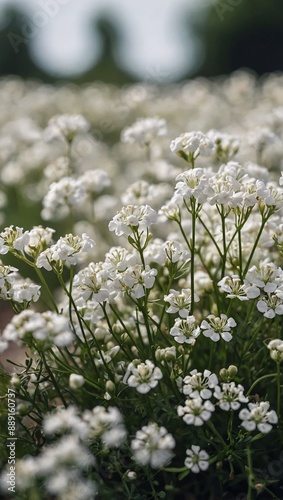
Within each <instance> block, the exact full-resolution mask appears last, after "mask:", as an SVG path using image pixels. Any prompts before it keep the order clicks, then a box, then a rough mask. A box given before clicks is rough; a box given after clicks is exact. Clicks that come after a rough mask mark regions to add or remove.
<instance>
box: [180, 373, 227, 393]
mask: <svg viewBox="0 0 283 500" xmlns="http://www.w3.org/2000/svg"><path fill="white" fill-rule="evenodd" d="M183 383H184V385H183V393H184V394H185V395H186V396H189V397H190V398H202V399H209V398H211V396H212V390H211V389H216V388H217V387H218V385H217V384H218V378H217V375H216V374H215V373H211V371H209V370H204V372H203V373H201V372H198V371H197V370H192V371H191V372H190V375H187V376H186V377H185V378H184V379H183Z"/></svg>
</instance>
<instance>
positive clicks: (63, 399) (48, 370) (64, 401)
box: [41, 352, 68, 408]
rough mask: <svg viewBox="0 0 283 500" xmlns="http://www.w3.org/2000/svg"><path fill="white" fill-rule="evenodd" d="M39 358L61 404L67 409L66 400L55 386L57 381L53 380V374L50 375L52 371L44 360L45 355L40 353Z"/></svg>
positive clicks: (57, 386)
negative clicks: (40, 357)
mask: <svg viewBox="0 0 283 500" xmlns="http://www.w3.org/2000/svg"><path fill="white" fill-rule="evenodd" d="M41 356H42V359H43V363H44V366H45V369H46V371H47V373H48V375H49V377H50V378H51V380H52V382H53V385H54V388H55V389H56V391H57V392H58V395H59V397H60V399H61V401H62V403H63V405H64V406H65V408H67V406H68V405H67V403H66V400H65V398H64V396H63V394H62V392H61V389H60V387H59V385H58V384H57V380H56V379H55V377H54V375H53V373H52V370H51V369H50V367H49V366H48V363H47V361H46V358H45V355H44V353H43V352H41Z"/></svg>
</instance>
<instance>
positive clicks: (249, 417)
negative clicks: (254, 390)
mask: <svg viewBox="0 0 283 500" xmlns="http://www.w3.org/2000/svg"><path fill="white" fill-rule="evenodd" d="M269 407H270V404H269V402H268V401H261V402H260V403H249V404H248V408H249V409H247V408H243V409H242V410H241V411H240V413H239V418H240V419H241V420H242V421H243V422H242V423H241V425H242V427H244V428H245V429H246V430H247V431H249V432H251V431H254V430H255V429H256V428H257V429H258V430H259V432H262V433H263V434H267V433H268V432H270V431H271V429H272V425H271V424H277V422H278V417H277V415H276V412H275V411H274V410H270V411H268V410H269Z"/></svg>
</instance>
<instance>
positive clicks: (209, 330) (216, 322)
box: [200, 314, 237, 342]
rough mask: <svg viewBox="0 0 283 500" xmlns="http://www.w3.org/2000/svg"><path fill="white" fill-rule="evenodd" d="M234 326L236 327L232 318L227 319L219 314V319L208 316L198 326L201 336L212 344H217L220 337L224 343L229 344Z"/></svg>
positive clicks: (224, 315) (211, 315)
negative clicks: (211, 341)
mask: <svg viewBox="0 0 283 500" xmlns="http://www.w3.org/2000/svg"><path fill="white" fill-rule="evenodd" d="M235 326H237V323H236V321H235V320H234V319H233V318H228V317H227V316H226V314H220V317H216V316H214V314H210V315H209V316H207V319H206V320H203V321H202V323H201V325H200V327H201V329H202V330H203V332H202V333H203V335H204V336H205V337H209V338H210V339H211V340H213V342H218V340H220V337H221V338H222V339H223V340H225V342H230V340H231V339H232V335H231V333H230V332H231V328H234V327H235Z"/></svg>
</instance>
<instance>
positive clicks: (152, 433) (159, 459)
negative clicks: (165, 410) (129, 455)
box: [131, 422, 175, 469]
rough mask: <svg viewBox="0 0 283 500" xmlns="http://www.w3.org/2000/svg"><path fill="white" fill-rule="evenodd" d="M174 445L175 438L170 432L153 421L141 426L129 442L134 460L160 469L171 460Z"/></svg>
mask: <svg viewBox="0 0 283 500" xmlns="http://www.w3.org/2000/svg"><path fill="white" fill-rule="evenodd" d="M174 447H175V439H174V438H173V436H172V434H169V432H168V431H167V429H165V427H163V426H162V427H159V426H158V425H157V424H156V423H155V422H151V423H149V424H148V425H145V426H143V427H142V428H141V430H139V431H137V432H136V436H135V439H133V440H132V442H131V448H132V451H133V457H134V460H135V461H136V462H137V463H138V464H140V465H143V466H145V465H149V466H150V467H152V468H153V469H160V468H162V467H164V466H165V465H167V464H168V463H169V462H170V461H171V459H172V457H173V455H174V453H173V452H172V450H173V448H174Z"/></svg>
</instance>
